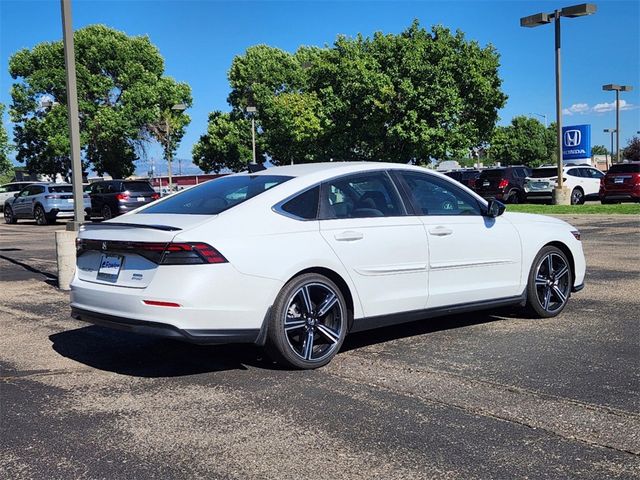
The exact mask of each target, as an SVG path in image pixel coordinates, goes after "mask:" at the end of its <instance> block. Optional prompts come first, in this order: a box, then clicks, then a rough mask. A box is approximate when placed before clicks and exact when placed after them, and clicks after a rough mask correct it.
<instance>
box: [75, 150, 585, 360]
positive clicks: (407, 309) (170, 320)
mask: <svg viewBox="0 0 640 480" xmlns="http://www.w3.org/2000/svg"><path fill="white" fill-rule="evenodd" d="M503 212H504V205H502V204H501V203H499V202H496V201H490V202H488V203H487V202H486V201H485V200H483V199H482V198H481V197H479V196H478V195H476V194H475V193H473V192H472V191H471V190H469V189H467V188H466V187H464V186H462V185H460V184H459V183H456V182H455V181H453V180H451V179H449V178H448V177H446V176H444V175H441V174H438V173H435V172H432V171H428V170H425V169H423V168H420V167H411V166H406V165H398V164H386V163H338V162H336V163H324V164H303V165H294V166H287V167H277V168H270V169H268V170H263V171H260V172H257V173H240V174H236V175H229V176H225V177H222V178H219V179H215V180H211V181H209V182H206V183H203V184H201V185H198V186H195V187H193V188H190V189H188V190H184V191H182V192H179V193H177V194H174V195H172V196H170V197H167V198H164V199H161V200H159V201H156V202H154V203H152V204H149V205H147V206H145V207H142V208H140V209H138V210H136V211H133V212H131V213H128V214H126V215H123V216H121V217H119V218H118V219H115V220H110V221H107V222H102V223H99V224H89V225H86V226H85V227H84V228H83V229H82V231H81V232H80V235H79V238H78V241H77V269H76V274H75V278H74V280H73V282H72V284H71V307H72V315H73V316H74V317H75V318H79V319H81V320H85V321H88V322H91V323H96V324H99V325H105V326H110V327H114V328H119V329H124V330H128V331H131V332H138V333H144V334H152V335H160V336H164V337H170V338H176V339H181V340H187V341H190V342H195V343H201V344H215V343H233V342H252V343H256V344H258V345H266V346H267V348H268V349H269V351H270V352H272V353H273V354H274V355H275V356H276V357H277V359H279V360H280V361H282V362H284V363H285V364H288V365H290V366H293V367H297V368H316V367H319V366H322V365H325V364H326V363H328V362H329V361H330V360H331V358H333V356H334V355H335V354H336V353H337V352H338V350H339V349H340V346H341V345H342V342H343V341H344V338H345V335H346V334H347V333H349V332H357V331H361V330H367V329H372V328H377V327H382V326H386V325H392V324H397V323H402V322H407V321H415V320H424V319H428V318H430V317H434V316H437V315H445V314H450V313H459V312H466V311H473V310H480V309H491V308H496V307H502V306H507V305H513V306H522V307H527V308H528V310H529V311H530V312H531V314H533V315H534V316H537V317H553V316H555V315H558V314H559V313H560V312H561V311H562V310H563V309H564V307H565V306H566V304H567V301H568V299H569V296H570V295H571V292H575V291H578V290H580V289H581V288H582V286H583V281H584V275H585V259H584V254H583V252H582V244H581V242H580V234H579V232H578V231H577V230H576V229H575V228H573V227H572V226H571V225H569V224H567V223H565V222H563V221H562V220H557V219H554V218H550V217H545V216H538V215H528V214H520V213H505V214H503Z"/></svg>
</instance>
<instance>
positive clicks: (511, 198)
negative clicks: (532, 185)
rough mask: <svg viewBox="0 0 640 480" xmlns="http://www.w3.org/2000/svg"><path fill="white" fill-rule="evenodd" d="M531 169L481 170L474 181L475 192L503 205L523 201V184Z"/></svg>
mask: <svg viewBox="0 0 640 480" xmlns="http://www.w3.org/2000/svg"><path fill="white" fill-rule="evenodd" d="M529 175H531V169H530V168H529V167H524V166H522V165H518V166H510V167H502V168H490V169H487V170H483V171H482V172H481V173H480V177H478V180H476V188H475V190H476V192H477V193H478V195H480V196H482V197H483V198H485V199H490V198H495V199H496V200H500V201H502V202H505V203H522V202H524V200H525V194H524V182H525V180H526V178H527V177H528V176H529Z"/></svg>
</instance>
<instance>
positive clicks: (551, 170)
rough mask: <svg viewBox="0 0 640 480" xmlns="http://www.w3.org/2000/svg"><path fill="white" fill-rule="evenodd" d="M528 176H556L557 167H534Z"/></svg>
mask: <svg viewBox="0 0 640 480" xmlns="http://www.w3.org/2000/svg"><path fill="white" fill-rule="evenodd" d="M530 176H531V177H533V178H549V177H557V176H558V169H557V168H556V167H548V168H536V169H535V170H534V171H533V172H532V173H531V175H530Z"/></svg>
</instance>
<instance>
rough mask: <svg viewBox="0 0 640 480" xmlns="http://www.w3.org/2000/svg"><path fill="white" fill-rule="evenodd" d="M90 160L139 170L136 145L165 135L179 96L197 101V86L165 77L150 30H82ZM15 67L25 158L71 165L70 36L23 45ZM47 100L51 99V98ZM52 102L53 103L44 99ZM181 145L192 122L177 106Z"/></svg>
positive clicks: (86, 155)
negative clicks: (66, 48)
mask: <svg viewBox="0 0 640 480" xmlns="http://www.w3.org/2000/svg"><path fill="white" fill-rule="evenodd" d="M74 42H75V48H76V70H77V75H76V76H77V82H78V103H79V116H80V137H81V138H80V141H81V148H82V153H83V166H84V167H85V168H87V167H89V166H91V167H92V168H93V169H95V170H96V171H97V172H98V173H99V174H102V173H109V174H111V175H113V176H114V177H123V176H127V175H130V174H132V173H133V171H134V164H133V162H134V160H135V159H136V148H137V147H138V146H140V145H143V144H144V143H145V142H148V141H150V140H154V139H155V140H158V141H162V140H163V138H162V136H161V134H160V131H159V129H158V128H157V125H158V124H159V123H161V122H162V121H164V118H163V114H164V113H165V112H166V111H168V110H169V109H170V108H171V106H172V105H174V104H176V103H185V104H187V105H190V104H191V89H190V87H189V86H188V85H186V84H184V83H178V82H176V81H175V80H173V79H171V78H169V77H166V76H164V61H163V59H162V56H161V55H160V52H159V51H158V49H157V48H156V47H155V46H154V45H153V44H152V43H151V42H150V40H149V38H148V37H146V36H135V37H130V36H127V35H126V34H125V33H123V32H119V31H117V30H113V29H111V28H108V27H106V26H104V25H92V26H88V27H85V28H82V29H80V30H77V31H76V32H74ZM9 73H10V74H11V76H12V77H13V78H14V79H15V80H17V81H16V82H15V83H14V84H13V86H12V89H11V96H12V99H13V104H12V106H11V118H12V121H13V122H14V124H15V127H14V141H15V144H16V148H17V159H18V160H19V161H20V162H25V163H26V165H27V168H28V170H29V171H31V172H38V173H45V174H56V173H61V174H63V175H66V174H68V172H69V170H70V163H71V162H70V147H69V136H68V126H67V107H66V104H67V92H66V84H65V66H64V55H63V46H62V42H61V41H58V42H44V43H40V44H38V45H36V46H35V47H33V48H32V49H23V50H20V51H18V52H16V53H15V54H14V55H13V56H12V57H11V58H10V60H9ZM43 100H45V101H46V102H43ZM45 103H48V104H49V106H48V107H46V106H44V105H45ZM174 117H176V120H175V122H176V124H177V125H178V128H176V129H175V131H172V142H171V146H170V147H169V148H170V149H172V150H175V148H176V146H177V144H178V142H179V141H180V139H181V138H182V135H183V133H184V125H186V124H188V123H189V117H188V116H187V115H186V114H185V113H175V112H174Z"/></svg>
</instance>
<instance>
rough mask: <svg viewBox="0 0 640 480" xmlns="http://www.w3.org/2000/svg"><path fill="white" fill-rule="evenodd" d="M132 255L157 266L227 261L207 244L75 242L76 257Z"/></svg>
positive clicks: (85, 240)
mask: <svg viewBox="0 0 640 480" xmlns="http://www.w3.org/2000/svg"><path fill="white" fill-rule="evenodd" d="M90 250H93V251H99V252H103V253H106V252H114V253H134V254H137V255H140V256H141V257H144V258H146V259H147V260H150V261H152V262H153V263H157V264H159V265H199V264H200V265H201V264H207V263H227V259H226V258H224V256H223V255H222V254H221V253H220V252H218V250H216V249H215V248H213V247H212V246H211V245H209V244H207V243H202V242H193V243H158V242H121V241H110V240H87V239H79V238H78V239H77V240H76V253H77V256H80V255H82V254H83V253H85V252H87V251H90Z"/></svg>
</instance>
